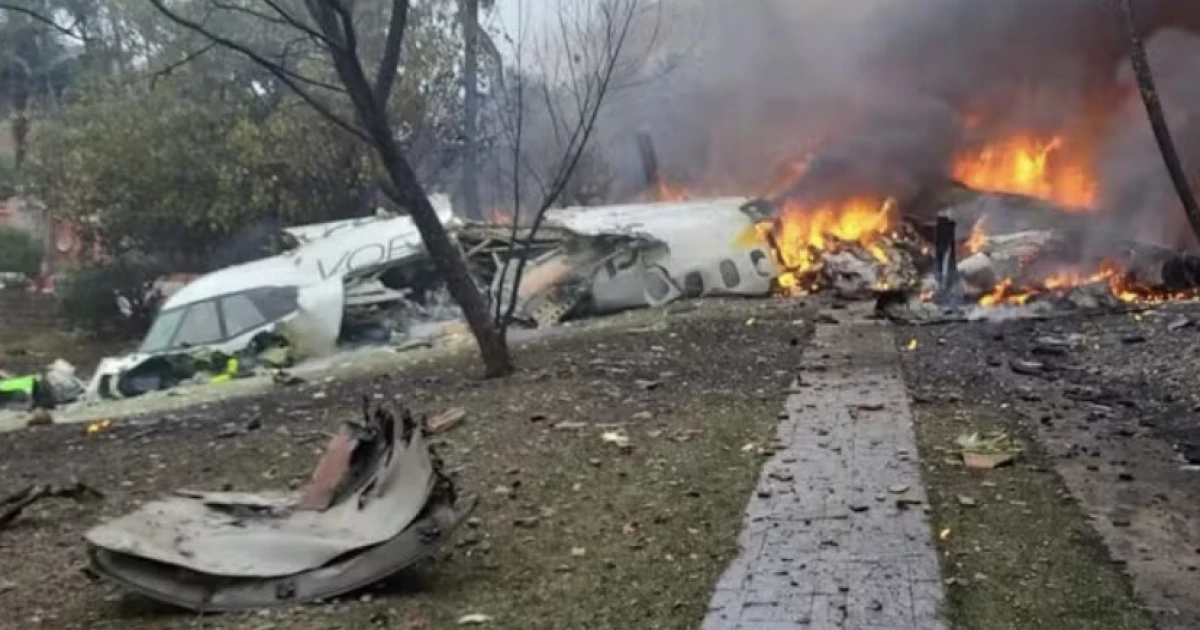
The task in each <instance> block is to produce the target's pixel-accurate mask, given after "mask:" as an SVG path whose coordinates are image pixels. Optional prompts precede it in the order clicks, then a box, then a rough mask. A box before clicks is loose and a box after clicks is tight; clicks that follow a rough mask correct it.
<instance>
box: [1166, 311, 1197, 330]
mask: <svg viewBox="0 0 1200 630" xmlns="http://www.w3.org/2000/svg"><path fill="white" fill-rule="evenodd" d="M1191 325H1192V320H1190V319H1188V317H1187V315H1180V316H1179V317H1176V318H1175V319H1173V320H1171V323H1169V324H1167V330H1172V331H1174V330H1180V329H1183V328H1187V327H1188V326H1191Z"/></svg>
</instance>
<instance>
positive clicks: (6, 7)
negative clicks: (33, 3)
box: [0, 2, 87, 42]
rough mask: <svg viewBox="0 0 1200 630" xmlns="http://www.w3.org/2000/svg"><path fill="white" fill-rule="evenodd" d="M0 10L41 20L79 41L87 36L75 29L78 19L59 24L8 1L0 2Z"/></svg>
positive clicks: (50, 18) (84, 39)
mask: <svg viewBox="0 0 1200 630" xmlns="http://www.w3.org/2000/svg"><path fill="white" fill-rule="evenodd" d="M0 11H11V12H13V13H20V14H22V15H25V16H27V17H30V18H33V19H34V20H35V21H37V22H41V23H42V24H43V25H45V26H49V27H50V28H52V29H54V30H56V31H58V32H59V33H60V34H62V35H66V36H67V37H70V38H72V39H77V40H79V41H81V42H83V41H87V38H86V37H85V36H84V35H83V33H80V32H77V31H76V29H78V28H79V22H80V21H79V20H78V19H77V20H75V23H74V24H71V25H70V26H63V25H61V24H59V23H58V22H57V21H56V20H55V19H54V18H52V17H49V16H46V15H42V14H41V13H38V12H37V11H34V10H33V9H30V8H28V7H21V6H17V5H15V4H12V3H10V2H0Z"/></svg>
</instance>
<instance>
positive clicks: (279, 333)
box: [87, 196, 458, 398]
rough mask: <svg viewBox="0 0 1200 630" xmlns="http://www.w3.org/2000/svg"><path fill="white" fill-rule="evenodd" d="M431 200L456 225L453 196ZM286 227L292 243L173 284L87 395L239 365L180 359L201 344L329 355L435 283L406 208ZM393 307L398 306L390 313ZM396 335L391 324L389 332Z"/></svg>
mask: <svg viewBox="0 0 1200 630" xmlns="http://www.w3.org/2000/svg"><path fill="white" fill-rule="evenodd" d="M431 201H433V202H434V206H435V208H436V209H437V212H438V217H439V218H440V219H441V220H442V222H443V224H444V225H446V226H447V229H451V230H455V229H457V226H458V222H457V220H456V219H455V218H454V215H453V212H452V210H451V207H450V203H449V199H448V198H445V197H444V196H435V197H433V198H432V199H431ZM284 233H285V236H286V237H287V239H288V240H289V241H290V242H289V246H290V249H288V250H287V251H285V252H283V253H281V254H279V255H276V256H271V257H268V258H263V259H260V260H255V261H252V262H248V263H245V264H242V265H236V266H233V267H227V268H224V269H220V270H218V271H215V272H213V273H210V274H206V275H204V276H202V277H200V278H198V279H196V280H194V281H192V282H191V283H189V284H188V285H186V286H185V287H183V288H182V289H180V290H179V291H177V292H175V293H174V294H172V295H171V297H170V298H168V299H167V301H166V302H165V303H164V304H163V307H162V310H161V311H160V312H159V314H158V315H157V317H156V318H155V321H154V323H153V325H152V326H151V329H150V331H149V332H148V333H147V334H146V337H145V339H143V341H142V344H141V347H140V348H139V349H138V351H137V352H136V353H134V354H132V355H128V356H125V357H120V358H108V359H105V360H104V361H102V362H101V364H100V366H99V367H98V368H97V370H96V373H95V374H94V375H93V377H92V381H91V383H90V384H89V386H88V388H87V395H88V396H89V397H92V398H122V397H129V396H136V395H140V394H143V393H145V392H147V391H154V390H158V389H165V388H168V387H173V386H175V385H178V384H180V383H183V382H186V381H188V380H189V379H191V378H192V376H194V374H195V373H197V372H204V373H206V374H208V375H210V376H216V377H217V378H218V380H222V379H228V378H235V377H236V376H238V375H239V374H240V372H239V371H238V370H229V369H226V368H225V367H223V366H216V367H215V368H214V366H211V365H210V366H207V368H206V369H203V370H202V369H199V368H197V369H196V370H189V369H182V370H181V369H177V368H179V367H180V366H183V367H184V368H186V367H188V365H189V364H190V363H193V361H192V359H195V355H196V352H198V351H203V352H209V353H212V354H214V355H225V356H227V357H236V358H237V359H238V360H239V361H242V362H252V363H258V362H262V363H270V362H274V363H291V362H292V361H302V360H305V359H309V358H315V357H321V356H327V355H329V354H332V353H334V352H335V351H336V350H337V349H338V347H339V342H341V341H342V340H343V338H347V337H355V336H358V337H364V336H365V337H367V338H374V337H376V336H378V335H376V334H375V333H374V332H368V333H365V334H360V333H362V331H361V328H362V325H361V322H362V321H364V320H367V321H371V322H373V323H379V322H390V321H392V320H394V319H396V318H397V317H399V318H403V317H404V316H405V315H404V313H408V312H409V311H415V310H421V307H423V306H424V305H423V301H424V294H425V293H427V292H429V291H430V290H432V286H431V284H437V283H436V282H432V283H431V282H430V281H429V278H428V276H429V273H427V269H428V268H429V261H428V256H427V254H426V253H425V249H424V246H423V245H422V243H421V238H420V233H419V232H418V231H417V229H416V226H415V225H414V224H413V222H412V219H411V218H409V217H407V216H389V215H381V216H373V217H367V218H362V219H352V220H346V221H334V222H330V223H322V224H318V225H308V226H300V227H293V228H287V229H285V230H284ZM414 292H420V293H422V295H421V296H414V295H413V293H414ZM442 310H444V309H440V310H438V312H439V313H440V312H441V311H442ZM393 312H400V313H401V314H400V315H398V316H397V317H392V314H393ZM364 314H365V315H364ZM262 334H268V335H272V336H274V337H276V338H283V339H286V342H287V344H286V345H287V348H288V349H289V350H288V351H287V352H288V354H289V355H290V356H287V357H271V356H268V355H271V354H275V355H278V354H282V353H283V352H282V351H280V350H271V351H270V352H269V353H267V355H264V353H263V350H264V349H262V348H254V347H253V343H254V342H255V340H257V339H260V337H259V336H260V335H262ZM390 336H391V331H390V330H388V331H385V333H384V335H383V337H384V341H388V340H390ZM358 340H360V339H356V341H358ZM278 346H279V344H276V346H275V347H278ZM249 359H258V360H260V361H248V360H249ZM150 361H153V363H150V364H148V365H147V362H150ZM243 367H244V366H243ZM189 371H191V372H192V374H188V372H189ZM131 372H133V374H132V375H130V373H131ZM123 379H124V380H125V381H127V382H126V383H125V384H122V382H121V381H122V380H123Z"/></svg>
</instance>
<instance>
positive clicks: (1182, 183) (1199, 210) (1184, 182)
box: [1121, 0, 1200, 241]
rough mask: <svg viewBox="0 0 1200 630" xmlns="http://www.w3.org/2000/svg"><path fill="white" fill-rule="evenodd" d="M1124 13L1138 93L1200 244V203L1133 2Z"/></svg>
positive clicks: (1126, 0)
mask: <svg viewBox="0 0 1200 630" xmlns="http://www.w3.org/2000/svg"><path fill="white" fill-rule="evenodd" d="M1121 10H1122V13H1123V14H1124V18H1125V25H1126V27H1127V28H1128V31H1129V40H1130V44H1131V48H1132V50H1131V53H1132V54H1131V55H1130V57H1131V60H1132V63H1133V73H1134V75H1135V77H1136V79H1137V84H1138V91H1139V92H1141V95H1142V103H1143V105H1145V107H1146V116H1147V117H1148V118H1149V119H1150V126H1151V127H1152V129H1153V131H1154V139H1155V140H1156V141H1157V142H1158V149H1159V153H1161V154H1162V159H1163V163H1164V165H1165V166H1166V167H1167V174H1168V175H1170V176H1171V183H1172V184H1173V185H1174V186H1175V194H1176V195H1178V196H1179V201H1180V203H1182V204H1183V211H1184V214H1185V215H1187V220H1188V225H1190V226H1191V228H1192V233H1193V234H1194V235H1195V236H1196V240H1197V241H1200V204H1197V203H1196V196H1195V195H1194V194H1192V187H1191V184H1190V183H1189V182H1188V178H1187V173H1186V172H1185V171H1184V170H1183V165H1182V163H1181V162H1180V160H1179V152H1178V151H1177V150H1176V148H1175V142H1174V140H1172V139H1171V128H1170V126H1169V125H1167V120H1166V114H1165V113H1164V112H1163V107H1162V103H1161V102H1160V101H1159V98H1158V88H1157V87H1156V86H1155V83H1154V73H1153V72H1152V71H1151V69H1150V59H1149V57H1148V56H1147V54H1146V46H1145V44H1144V43H1143V42H1142V34H1141V32H1140V31H1139V29H1138V24H1137V15H1136V14H1135V13H1134V10H1133V3H1132V0H1122V2H1121Z"/></svg>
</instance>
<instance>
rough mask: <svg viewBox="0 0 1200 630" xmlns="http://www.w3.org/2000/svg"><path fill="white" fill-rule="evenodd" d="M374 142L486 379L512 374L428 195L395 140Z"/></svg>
mask: <svg viewBox="0 0 1200 630" xmlns="http://www.w3.org/2000/svg"><path fill="white" fill-rule="evenodd" d="M377 141H378V148H379V158H380V162H381V163H382V164H383V167H384V168H385V169H386V170H387V173H388V179H390V180H391V183H392V186H393V187H395V189H396V190H395V192H396V194H397V196H398V199H396V200H395V201H396V203H398V204H400V205H401V207H403V208H404V209H406V210H408V212H409V214H410V216H412V219H413V223H414V224H416V226H417V230H418V231H419V232H420V233H421V240H422V241H424V243H425V248H426V250H427V251H428V252H429V257H430V258H432V259H433V264H434V266H436V267H437V270H438V272H439V273H441V274H442V277H443V278H445V280H446V288H448V289H449V290H450V295H451V296H452V297H453V298H454V301H456V302H458V304H459V306H460V307H462V310H463V317H465V318H466V320H467V326H469V327H470V329H471V334H473V335H474V336H475V342H476V344H478V346H479V355H480V358H482V359H483V365H484V370H485V375H486V376H487V378H498V377H501V376H508V375H509V374H512V373H513V370H514V367H513V361H512V356H511V355H510V354H509V352H508V341H507V339H506V338H505V335H504V333H503V332H502V331H501V330H500V329H499V328H497V326H496V323H495V321H494V320H493V319H492V317H491V315H490V314H489V313H488V309H487V305H486V304H485V303H484V301H483V295H482V294H481V293H480V292H479V288H478V287H477V286H476V285H475V279H474V278H473V277H472V276H471V272H470V271H469V270H468V269H467V261H466V259H465V258H463V256H462V252H460V251H459V249H458V247H456V246H455V245H454V243H453V242H452V241H451V240H450V235H449V234H448V233H447V232H446V228H445V226H443V225H442V222H441V220H440V219H438V216H437V211H436V210H434V209H433V205H432V204H430V203H429V197H428V195H426V193H425V191H424V190H423V189H422V187H421V184H420V182H418V181H417V177H416V174H415V173H414V172H413V170H412V167H411V166H409V164H408V161H407V160H405V159H404V156H403V155H402V154H401V153H400V148H399V147H398V146H396V143H395V141H394V140H393V139H392V138H391V137H390V136H387V135H385V136H384V137H382V138H377Z"/></svg>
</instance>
